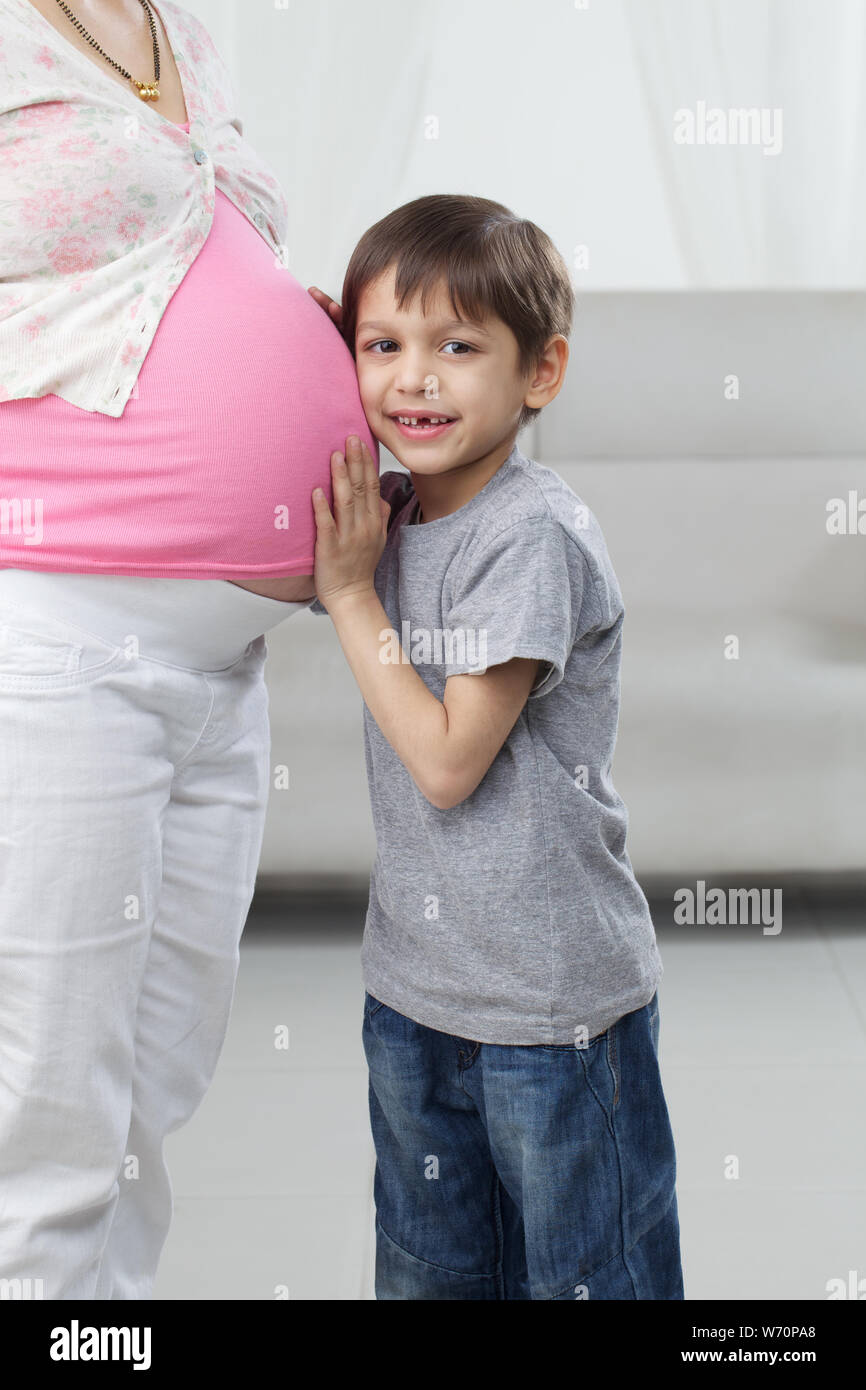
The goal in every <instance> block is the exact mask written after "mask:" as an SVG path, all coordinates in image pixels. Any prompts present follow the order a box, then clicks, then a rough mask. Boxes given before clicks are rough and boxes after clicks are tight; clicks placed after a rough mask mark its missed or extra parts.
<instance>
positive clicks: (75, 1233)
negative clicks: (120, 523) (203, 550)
mask: <svg viewBox="0 0 866 1390" xmlns="http://www.w3.org/2000/svg"><path fill="white" fill-rule="evenodd" d="M307 606H308V605H307V604H306V603H283V602H280V601H279V600H277V599H269V598H262V597H261V596H259V595H257V594H253V593H250V592H249V591H248V590H245V589H240V588H238V587H237V585H234V584H230V583H228V582H227V581H224V580H198V579H192V580H190V579H138V578H128V577H122V576H116V575H76V574H58V573H48V572H38V571H27V570H15V569H4V570H0V1280H4V1281H9V1282H7V1283H5V1284H3V1285H2V1293H3V1296H4V1297H7V1298H8V1297H28V1296H29V1297H43V1298H50V1299H76V1298H81V1299H91V1298H93V1299H127V1298H129V1299H139V1298H141V1299H146V1298H150V1297H152V1287H153V1281H154V1277H155V1274H156V1269H157V1264H158V1261H159V1256H160V1252H161V1250H162V1247H163V1244H164V1242H165V1238H166V1235H167V1233H168V1229H169V1224H170V1221H171V1213H172V1194H171V1185H170V1181H169V1175H168V1172H167V1170H166V1165H165V1161H164V1158H163V1140H164V1138H165V1136H166V1135H167V1134H170V1133H171V1132H172V1131H173V1130H176V1129H177V1128H178V1127H179V1126H180V1125H182V1124H184V1123H185V1122H186V1121H187V1120H188V1119H189V1118H190V1116H191V1115H192V1114H193V1112H194V1111H195V1110H196V1108H197V1106H198V1105H199V1103H200V1101H201V1100H202V1098H203V1096H204V1094H205V1092H206V1090H207V1088H208V1086H209V1084H210V1081H211V1079H212V1077H213V1074H214V1070H215V1068H216V1064H217V1059H218V1057H219V1054H220V1050H221V1047H222V1044H223V1040H224V1038H225V1034H226V1030H227V1026H228V1019H229V1012H230V1008H231V1002H232V996H233V992H234V985H235V978H236V972H237V966H238V946H239V940H240V936H241V932H242V930H243V926H244V922H245V920H246V915H247V910H248V908H249V905H250V900H251V898H252V894H253V888H254V885H255V876H256V867H257V864H258V860H259V854H260V851H261V843H262V834H263V827H264V817H265V809H266V804H267V798H268V790H269V785H270V775H269V760H270V734H269V727H268V697H267V688H266V686H265V683H264V677H263V666H264V662H265V657H266V655H267V644H266V641H265V638H264V636H263V635H262V634H263V633H264V632H265V631H267V630H268V629H270V628H272V627H274V626H276V624H277V623H279V622H281V621H283V620H284V619H285V618H286V617H288V616H290V615H291V614H293V613H296V612H298V611H299V610H300V609H302V608H306V607H307ZM18 1281H20V1283H19V1282H18Z"/></svg>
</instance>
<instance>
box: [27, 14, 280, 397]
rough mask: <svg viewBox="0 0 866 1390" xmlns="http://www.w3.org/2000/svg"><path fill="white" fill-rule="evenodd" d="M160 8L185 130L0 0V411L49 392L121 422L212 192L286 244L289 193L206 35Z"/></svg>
mask: <svg viewBox="0 0 866 1390" xmlns="http://www.w3.org/2000/svg"><path fill="white" fill-rule="evenodd" d="M155 8H156V9H157V11H158V13H159V15H160V18H161V19H162V22H163V26H164V28H165V32H166V35H167V37H168V39H169V43H170V46H171V50H172V53H173V54H174V58H175V62H176V64H177V68H178V73H179V75H180V79H181V83H182V86H183V90H184V97H185V101H186V107H187V115H188V117H189V122H190V130H189V134H187V132H186V131H185V130H183V129H182V128H181V127H180V126H178V125H174V124H172V122H170V121H168V120H167V119H166V118H165V117H164V116H162V115H159V114H158V113H157V112H156V111H155V110H154V109H152V108H151V107H149V106H147V105H146V104H145V103H143V102H142V101H141V100H140V99H139V98H138V97H137V96H136V94H135V92H134V91H133V89H132V87H131V86H129V87H128V89H127V88H125V87H124V85H123V84H122V83H121V82H120V81H118V79H117V77H116V76H115V75H113V74H112V73H111V72H110V71H109V70H108V68H107V65H106V67H105V69H104V70H102V69H101V68H100V67H99V64H98V62H97V61H96V55H94V58H90V57H88V56H87V55H85V54H83V53H81V52H80V51H79V50H78V49H77V48H76V47H75V46H74V45H73V44H72V43H71V42H69V41H68V40H67V39H65V38H64V37H63V35H62V34H61V33H60V32H58V31H57V30H55V29H54V27H53V25H52V24H50V23H49V21H48V20H47V19H45V17H44V16H43V15H41V14H40V13H39V11H38V10H37V9H35V7H34V6H33V5H31V4H30V3H29V0H0V169H2V171H3V177H2V183H0V401H6V400H16V399H20V398H21V397H27V396H43V395H46V394H48V393H49V392H53V393H55V394H57V395H59V396H62V397H63V398H64V399H65V400H67V401H69V402H70V403H71V404H73V405H76V406H79V407H80V408H81V409H83V410H92V411H99V412H101V413H103V414H106V415H112V416H119V415H122V414H123V409H124V406H125V405H126V402H127V401H128V399H129V397H130V395H131V393H132V391H133V388H134V386H135V382H136V380H137V377H138V373H139V370H140V368H141V364H142V362H143V361H144V359H145V356H146V355H147V350H148V348H149V346H150V344H151V342H152V340H153V336H154V334H155V332H156V329H157V327H158V325H159V321H160V318H161V316H162V313H163V312H164V310H165V308H166V306H167V304H168V302H169V300H170V299H171V297H172V294H173V293H174V291H175V289H176V288H177V286H178V285H179V284H180V283H181V281H182V280H183V277H184V275H185V273H186V271H187V270H188V269H189V267H190V265H192V263H193V261H194V260H195V258H196V256H197V255H198V253H199V251H200V250H201V248H202V246H203V245H204V242H205V240H206V238H207V235H208V232H209V230H210V226H211V222H212V220H213V214H214V206H215V196H216V194H215V190H216V189H217V188H219V189H220V190H221V191H222V192H223V193H224V194H225V195H226V196H227V197H228V198H230V199H231V200H232V202H233V203H234V204H235V206H236V207H237V208H238V209H239V210H240V211H241V212H243V213H244V215H245V216H246V217H247V218H248V219H249V221H250V222H251V223H252V225H253V226H254V227H255V228H256V230H257V231H258V232H259V233H260V234H261V236H262V237H263V238H264V240H265V241H266V242H267V244H268V246H269V247H271V248H272V249H273V250H274V251H275V252H276V251H278V250H279V249H280V248H281V247H282V246H283V245H284V243H285V239H286V229H287V224H288V205H287V203H286V199H285V195H284V194H283V192H282V189H281V187H280V184H279V181H278V180H277V178H276V177H275V176H274V174H273V172H272V170H271V169H270V168H269V167H268V166H267V165H266V163H265V162H264V161H263V160H262V159H261V158H260V157H259V155H258V154H257V153H256V151H255V150H254V149H253V148H252V147H251V146H250V145H249V144H248V142H247V141H246V140H245V138H244V136H243V124H242V120H241V117H240V116H239V114H238V104H237V93H236V90H235V86H234V83H233V81H232V77H231V74H230V72H229V70H228V68H227V67H226V64H225V63H224V61H223V59H222V58H221V56H220V54H219V53H218V51H217V49H216V47H215V45H214V43H213V40H212V39H211V37H210V35H209V34H208V32H207V29H206V28H205V26H204V25H203V24H202V23H201V21H200V20H198V19H196V18H195V17H194V16H193V15H191V14H190V13H189V12H188V11H186V10H184V9H183V8H182V7H181V6H180V5H177V4H174V3H170V0H159V3H158V4H157V5H156V6H155ZM197 150H203V151H204V152H205V155H206V156H207V157H206V158H204V159H202V160H201V162H198V163H197V162H196V160H195V158H194V155H195V152H196V151H197Z"/></svg>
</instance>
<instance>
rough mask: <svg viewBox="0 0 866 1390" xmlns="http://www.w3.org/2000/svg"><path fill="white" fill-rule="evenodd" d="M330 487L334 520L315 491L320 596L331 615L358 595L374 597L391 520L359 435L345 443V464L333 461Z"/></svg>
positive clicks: (340, 458)
mask: <svg viewBox="0 0 866 1390" xmlns="http://www.w3.org/2000/svg"><path fill="white" fill-rule="evenodd" d="M331 486H332V489H333V496H334V514H333V516H332V515H331V509H330V507H329V506H328V499H327V498H326V496H325V494H324V492H323V491H322V489H321V488H320V487H317V488H314V489H313V512H314V514H315V518H316V560H315V581H316V595H317V597H318V599H319V601H320V602H321V603H322V604H323V605H324V606H325V608H327V609H328V612H329V613H331V612H332V611H333V608H334V606H335V605H337V604H339V603H340V602H341V601H342V600H344V599H346V598H351V597H352V596H353V595H356V594H368V595H369V594H373V595H375V592H376V591H375V586H374V584H373V576H374V575H375V573H376V566H377V565H378V563H379V560H380V558H381V555H382V551H383V550H384V549H385V541H386V540H387V537H388V520H389V517H390V515H391V508H390V506H389V504H388V503H387V502H386V501H385V499H384V498H383V497H382V496H381V494H380V492H379V474H378V471H377V469H376V464H375V463H374V461H373V456H372V454H371V453H370V450H369V449H368V448H367V446H366V444H364V443H362V442H361V440H360V439H359V438H358V436H357V435H355V434H350V435H349V437H348V439H347V440H346V457H345V458H344V457H343V455H342V454H341V453H338V452H335V453H333V454H332V455H331Z"/></svg>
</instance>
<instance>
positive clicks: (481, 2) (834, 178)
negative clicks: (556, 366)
mask: <svg viewBox="0 0 866 1390" xmlns="http://www.w3.org/2000/svg"><path fill="white" fill-rule="evenodd" d="M187 8H189V9H191V10H193V11H194V12H195V13H196V14H197V15H198V16H199V18H201V19H202V20H203V21H204V23H205V24H207V25H208V27H209V29H210V31H211V33H212V35H213V38H214V41H215V42H216V43H217V45H218V47H219V48H220V50H221V51H222V52H223V54H224V56H225V57H226V59H227V61H228V62H229V63H230V65H231V67H232V70H233V72H234V74H235V76H236V79H237V82H238V86H239V89H240V94H241V98H242V105H243V113H244V117H245V133H246V134H247V135H248V136H249V138H250V139H251V140H253V141H254V142H255V143H256V145H257V146H258V147H259V148H260V150H261V151H262V152H263V153H265V154H266V155H267V156H268V157H269V158H270V159H272V161H273V165H274V168H275V170H276V171H277V173H278V175H279V176H280V178H281V179H282V180H283V182H284V186H285V188H286V190H287V192H288V194H289V197H290V202H291V204H292V218H291V231H290V237H289V248H290V261H291V269H292V270H293V273H294V274H296V275H297V276H298V278H299V279H300V280H302V281H303V282H304V283H305V284H310V283H318V284H322V285H324V286H326V287H327V288H328V289H330V290H331V292H332V293H336V292H337V291H338V290H339V287H340V285H341V283H342V275H343V269H344V266H345V262H346V259H347V257H348V254H349V252H350V251H351V249H352V246H353V245H354V243H355V241H356V240H357V238H358V237H359V235H360V234H361V232H362V231H363V230H364V229H365V228H366V227H367V226H369V225H370V224H371V223H372V222H374V221H376V220H377V218H379V217H381V216H382V215H383V214H384V213H385V212H387V211H389V210H390V209H391V208H393V207H396V206H398V205H399V204H400V203H402V202H405V201H407V200H408V199H410V198H413V197H416V196H418V195H419V194H421V193H428V192H437V191H438V192H473V193H479V194H482V195H484V196H486V197H491V198H496V199H498V200H500V201H502V202H505V203H506V204H508V205H509V206H511V207H512V208H514V209H515V210H516V211H519V212H520V213H522V214H523V215H525V216H528V217H531V218H532V219H533V220H534V221H536V222H538V223H539V224H540V225H541V226H543V227H544V228H545V229H546V230H547V231H549V232H550V234H551V236H553V238H554V240H555V241H556V243H557V245H558V246H559V247H560V249H561V250H562V252H563V254H564V255H566V258H567V259H568V261H569V264H573V263H574V253H575V248H576V247H579V246H586V247H587V249H588V255H589V266H588V269H586V270H584V269H577V268H575V281H576V284H577V286H578V288H585V289H599V288H613V289H623V288H644V289H652V288H701V287H703V288H731V287H754V288H762V287H802V288H807V287H821V286H823V287H827V288H829V287H849V286H850V287H854V286H858V287H862V286H864V284H866V177H864V139H866V121H864V114H866V95H864V93H866V84H864V67H866V5H864V4H863V0H831V3H825V4H819V3H816V0H577V3H575V0H423V3H421V0H288V3H286V4H285V5H283V4H280V3H274V0H189V2H188V5H187ZM700 101H703V102H705V103H706V104H707V106H709V107H713V106H717V107H720V108H722V109H724V110H728V109H729V108H752V107H755V108H761V107H765V108H767V110H768V112H772V111H773V110H775V109H776V108H779V109H780V110H781V112H782V121H781V132H782V149H781V152H780V153H779V154H777V155H765V154H764V153H763V148H762V147H760V146H748V145H742V146H733V145H728V146H720V145H715V146H710V145H706V144H705V145H694V146H683V145H678V144H675V142H674V139H673V129H674V113H675V112H676V111H677V110H679V109H691V110H694V109H695V108H696V106H697V103H698V102H700ZM431 117H432V118H435V119H436V121H437V122H438V131H437V138H436V139H430V138H427V136H428V135H429V134H430V118H431Z"/></svg>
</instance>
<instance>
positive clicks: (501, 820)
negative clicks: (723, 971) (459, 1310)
mask: <svg viewBox="0 0 866 1390" xmlns="http://www.w3.org/2000/svg"><path fill="white" fill-rule="evenodd" d="M572 309H573V294H572V289H571V284H570V281H569V277H568V272H567V269H566V266H565V263H564V262H563V260H562V257H561V256H560V255H559V253H558V252H557V250H556V248H555V247H554V246H553V244H552V242H551V241H550V239H549V238H548V237H547V236H546V235H545V233H544V232H542V231H541V230H540V229H539V228H538V227H536V226H535V225H534V224H533V223H531V222H527V221H525V220H522V219H520V218H518V217H516V216H515V215H514V214H513V213H511V212H510V211H509V210H508V209H507V208H505V207H503V206H502V205H501V204H499V203H495V202H491V201H489V200H487V199H484V198H475V197H463V196H444V195H442V196H440V195H436V196H431V197H424V198H418V199H416V200H414V201H413V202H410V203H408V204H406V205H405V206H403V207H401V208H398V209H397V210H396V211H395V212H392V213H391V214H389V216H387V217H385V218H384V219H383V220H382V221H380V222H378V223H377V224H376V225H375V226H373V227H372V228H370V230H369V231H367V232H366V233H365V235H364V236H363V237H362V239H361V241H360V242H359V244H358V246H357V247H356V249H355V251H354V253H353V255H352V258H351V261H350V263H349V267H348V270H347V272H346V278H345V281H344V286H343V305H342V331H343V334H344V336H345V338H346V341H347V343H348V345H349V347H350V349H351V350H352V352H353V354H354V356H355V361H356V366H357V371H358V381H359V385H360V392H361V399H362V403H363V406H364V412H365V414H366V417H367V420H368V422H369V424H370V428H371V430H372V431H373V433H374V434H375V436H376V437H377V439H379V440H380V442H381V443H382V444H384V445H385V446H386V448H388V449H389V450H390V451H391V452H392V453H393V454H394V455H395V456H396V457H397V458H398V459H399V461H400V462H401V463H402V464H404V465H405V467H406V468H407V469H408V476H407V475H406V474H404V473H401V472H397V471H392V472H388V473H385V474H384V475H383V476H382V478H381V479H380V478H378V477H377V473H376V467H375V464H374V462H373V460H372V458H371V456H370V454H369V452H368V451H367V450H366V448H364V449H363V450H361V447H360V445H359V444H358V441H357V439H355V437H351V438H350V439H349V440H348V441H347V453H346V458H345V459H344V458H343V456H342V454H335V455H334V456H332V461H331V463H332V468H331V472H332V482H333V499H334V512H333V515H332V513H331V510H330V507H329V505H328V502H327V500H326V498H325V496H324V494H323V493H322V492H321V491H320V490H317V492H316V493H314V495H313V506H314V511H315V516H316V523H317V533H318V539H317V545H316V568H315V577H316V590H317V595H318V597H317V600H316V602H315V603H314V604H313V611H315V612H319V613H325V612H327V613H328V614H329V615H330V617H331V619H332V621H333V623H334V626H335V628H336V630H337V634H338V637H339V640H340V643H341V645H342V647H343V650H344V652H345V655H346V658H347V660H348V662H349V664H350V666H351V668H352V671H353V673H354V675H355V678H356V680H357V682H358V686H359V688H360V690H361V694H362V696H363V698H364V702H365V709H364V730H365V751H366V761H367V773H368V779H369V788H370V798H371V802H372V809H373V817H374V823H375V829H376V838H377V854H376V859H375V863H374V865H373V870H372V874H371V878H370V899H369V907H368V910H367V918H366V924H365V933H364V944H363V952H362V962H363V969H364V981H365V986H366V991H367V993H366V1000H365V1009H364V1026H363V1038H364V1046H365V1050H366V1055H367V1060H368V1063H369V1070H370V1114H371V1120H372V1127H373V1137H374V1140H375V1146H376V1156H377V1165H376V1177H375V1201H376V1209H377V1222H376V1234H377V1256H376V1296H377V1298H379V1299H559V1300H565V1299H575V1298H577V1299H582V1298H592V1299H681V1298H682V1297H683V1286H682V1273H681V1266H680V1251H679V1226H678V1218H677V1204H676V1195H675V1153H674V1144H673V1136H672V1132H671V1126H670V1122H669V1118H668V1111H667V1106H666V1103H665V1099H664V1095H663V1091H662V1086H661V1080H660V1076H659V1067H658V1061H657V1047H658V1030H659V1021H658V1001H657V994H656V988H657V984H658V982H659V978H660V976H661V972H662V965H661V960H660V957H659V953H658V949H657V946H656V940H655V933H654V930H653V924H652V920H651V917H650V913H649V909H648V905H647V901H646V898H645V897H644V895H643V893H642V892H641V889H640V887H639V886H638V884H637V882H636V880H635V877H634V874H633V871H632V867H631V863H630V860H629V857H628V855H627V853H626V848H625V837H626V825H627V813H626V809H625V806H624V804H623V802H622V800H621V799H620V797H619V796H618V794H617V792H616V791H615V790H614V786H613V783H612V781H611V760H612V757H613V751H614V744H615V739H616V729H617V719H618V707H619V672H620V653H621V639H622V632H621V629H622V622H623V604H622V598H621V596H620V591H619V587H618V584H617V580H616V576H615V574H614V572H613V568H612V566H611V562H610V559H609V557H608V553H607V549H606V547H605V542H604V539H603V536H602V533H601V530H600V528H599V525H598V522H597V521H596V519H595V517H594V516H593V514H592V513H591V512H590V511H589V510H588V508H587V507H586V506H585V505H584V504H583V503H582V502H581V500H580V498H579V497H577V496H576V495H575V493H573V492H572V491H571V489H570V488H569V487H567V486H566V484H565V483H564V482H563V481H562V480H561V479H560V478H559V477H558V476H557V474H556V473H554V472H553V471H552V470H551V469H549V468H545V467H542V466H541V465H539V464H537V463H535V462H533V461H532V460H531V459H528V458H527V457H526V456H525V455H524V454H523V453H522V452H521V451H520V449H519V448H518V446H517V444H516V436H517V433H518V431H519V429H520V428H521V426H522V425H524V424H525V423H526V422H527V421H528V420H529V419H531V418H533V417H534V416H535V415H537V414H538V412H539V410H540V409H541V408H542V407H543V406H544V405H546V404H547V403H548V402H549V401H551V400H553V398H554V396H556V395H557V393H558V392H559V390H560V388H561V386H562V382H563V378H564V374H565V368H566V362H567V358H568V343H567V338H568V334H569V332H570V328H571V317H572ZM451 348H454V349H455V351H454V352H453V353H452V352H451V351H450V349H451ZM428 421H432V422H433V423H427V422H428Z"/></svg>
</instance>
